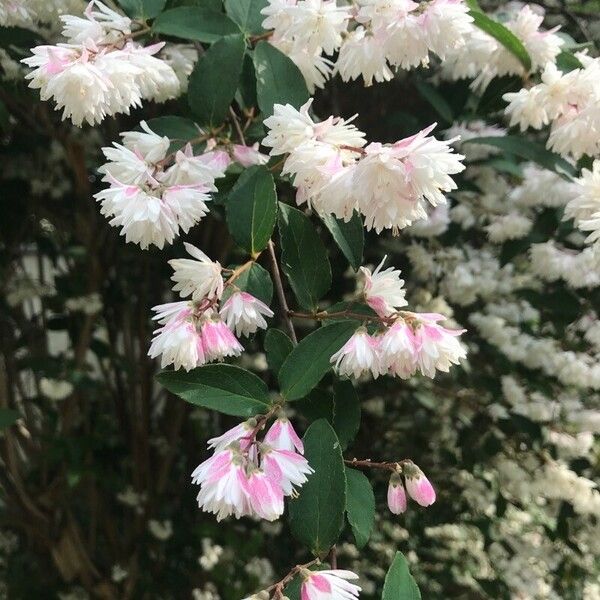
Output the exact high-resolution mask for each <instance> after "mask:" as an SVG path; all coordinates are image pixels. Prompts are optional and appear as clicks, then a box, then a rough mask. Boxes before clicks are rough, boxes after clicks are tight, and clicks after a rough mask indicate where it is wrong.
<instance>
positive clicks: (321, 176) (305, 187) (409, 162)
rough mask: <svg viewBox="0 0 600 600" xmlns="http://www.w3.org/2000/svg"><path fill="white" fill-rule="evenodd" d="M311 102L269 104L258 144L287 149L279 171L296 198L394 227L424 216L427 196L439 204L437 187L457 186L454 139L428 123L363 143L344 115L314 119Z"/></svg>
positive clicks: (337, 213) (345, 215)
mask: <svg viewBox="0 0 600 600" xmlns="http://www.w3.org/2000/svg"><path fill="white" fill-rule="evenodd" d="M310 104H311V101H309V102H307V103H306V104H305V105H304V106H302V107H301V108H300V110H299V111H298V110H296V109H295V108H293V107H292V106H290V105H288V104H286V105H285V106H283V105H281V104H276V105H275V107H274V114H273V116H271V117H269V118H268V119H265V125H266V126H267V128H268V134H267V136H266V137H265V139H264V140H263V144H264V145H265V146H268V147H270V148H272V150H271V155H272V156H278V155H283V154H288V156H287V157H286V159H285V163H284V166H283V173H284V174H290V175H292V176H293V182H294V186H295V187H296V189H297V195H296V202H297V203H298V204H303V203H307V204H308V205H309V206H311V207H312V208H314V209H315V210H316V211H318V212H319V213H322V214H334V215H335V216H336V217H338V218H340V219H344V220H349V219H350V218H351V216H352V214H353V211H355V210H358V211H359V212H360V213H362V214H363V215H364V217H365V226H366V227H367V229H375V230H376V231H377V232H381V231H382V230H383V229H393V230H394V231H397V230H399V229H401V228H403V227H406V226H408V225H410V224H411V223H412V222H413V221H415V220H417V219H425V218H427V212H426V210H425V209H426V206H427V205H428V203H429V204H431V205H432V206H437V205H438V204H444V203H445V202H446V199H445V197H444V192H449V191H451V190H453V189H455V188H456V184H455V182H454V180H453V179H452V177H451V175H454V174H456V173H460V172H461V171H462V170H463V169H464V166H463V165H462V163H461V160H462V158H463V156H462V155H460V154H456V153H454V152H453V150H452V148H451V147H450V145H449V144H450V143H451V142H452V141H454V140H448V141H440V140H437V139H436V138H434V137H433V136H430V135H429V133H430V132H431V130H432V129H433V127H434V125H432V126H430V127H428V128H427V129H424V130H423V131H420V132H419V133H417V134H416V135H413V136H411V137H409V138H406V139H403V140H399V141H398V142H396V143H395V144H380V143H377V142H373V143H370V144H368V145H366V146H365V144H366V141H365V139H364V137H365V134H364V133H362V132H361V131H359V130H358V129H357V128H356V127H355V126H354V125H352V124H351V122H350V121H351V120H350V121H346V120H344V119H342V118H339V117H337V118H336V117H329V118H328V119H327V120H325V121H321V122H315V121H314V120H313V119H312V118H311V116H310V114H309V108H310ZM363 147H364V148H363Z"/></svg>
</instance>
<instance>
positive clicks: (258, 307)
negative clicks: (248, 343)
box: [220, 292, 273, 335]
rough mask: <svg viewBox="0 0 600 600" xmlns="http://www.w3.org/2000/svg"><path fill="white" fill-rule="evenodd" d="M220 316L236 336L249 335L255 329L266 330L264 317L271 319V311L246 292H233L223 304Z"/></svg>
mask: <svg viewBox="0 0 600 600" xmlns="http://www.w3.org/2000/svg"><path fill="white" fill-rule="evenodd" d="M220 315H221V317H222V318H223V320H224V321H225V322H226V323H227V326H228V327H229V328H230V329H232V330H235V333H236V335H249V334H251V333H254V332H255V331H256V330H257V329H259V328H260V329H266V328H267V322H266V321H265V319H264V317H272V316H273V311H272V310H271V309H270V308H269V307H268V306H267V305H266V304H265V303H264V302H261V301H260V300H258V298H255V297H254V296H252V295H250V294H248V293H247V292H234V293H233V294H231V296H230V297H229V298H228V299H227V301H226V302H225V303H224V304H223V306H222V307H221V310H220Z"/></svg>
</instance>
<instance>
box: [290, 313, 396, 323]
mask: <svg viewBox="0 0 600 600" xmlns="http://www.w3.org/2000/svg"><path fill="white" fill-rule="evenodd" d="M398 314H399V313H395V314H394V315H391V316H389V317H380V316H378V315H364V314H362V313H357V312H352V311H351V310H340V311H336V312H327V311H326V310H322V311H318V312H314V313H303V312H296V311H293V310H290V311H288V315H289V316H290V317H295V318H298V319H313V320H315V321H324V320H325V319H339V318H344V317H345V318H348V319H358V320H359V321H365V322H377V323H384V324H385V325H391V324H392V323H393V322H394V321H395V320H396V315H398Z"/></svg>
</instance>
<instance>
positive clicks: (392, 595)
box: [381, 552, 421, 600]
mask: <svg viewBox="0 0 600 600" xmlns="http://www.w3.org/2000/svg"><path fill="white" fill-rule="evenodd" d="M381 600H421V592H420V591H419V588H418V586H417V583H416V582H415V580H414V578H413V576H412V575H411V574H410V571H409V570H408V563H407V562H406V558H404V554H402V552H396V556H395V557H394V562H393V563H392V566H391V567H390V570H389V571H388V572H387V575H386V576H385V583H384V584H383V595H382V596H381Z"/></svg>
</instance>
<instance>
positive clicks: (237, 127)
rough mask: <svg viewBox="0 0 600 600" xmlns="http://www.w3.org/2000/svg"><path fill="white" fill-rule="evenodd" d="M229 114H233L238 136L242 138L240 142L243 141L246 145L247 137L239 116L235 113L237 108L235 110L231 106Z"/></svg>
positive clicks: (232, 118)
mask: <svg viewBox="0 0 600 600" xmlns="http://www.w3.org/2000/svg"><path fill="white" fill-rule="evenodd" d="M229 114H230V115H231V120H232V121H233V126H234V127H235V130H236V131H237V134H238V137H239V138H240V142H242V144H244V146H245V145H246V138H245V137H244V132H243V131H242V128H241V127H240V121H239V119H238V116H237V115H236V114H235V110H233V108H231V106H230V107H229Z"/></svg>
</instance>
